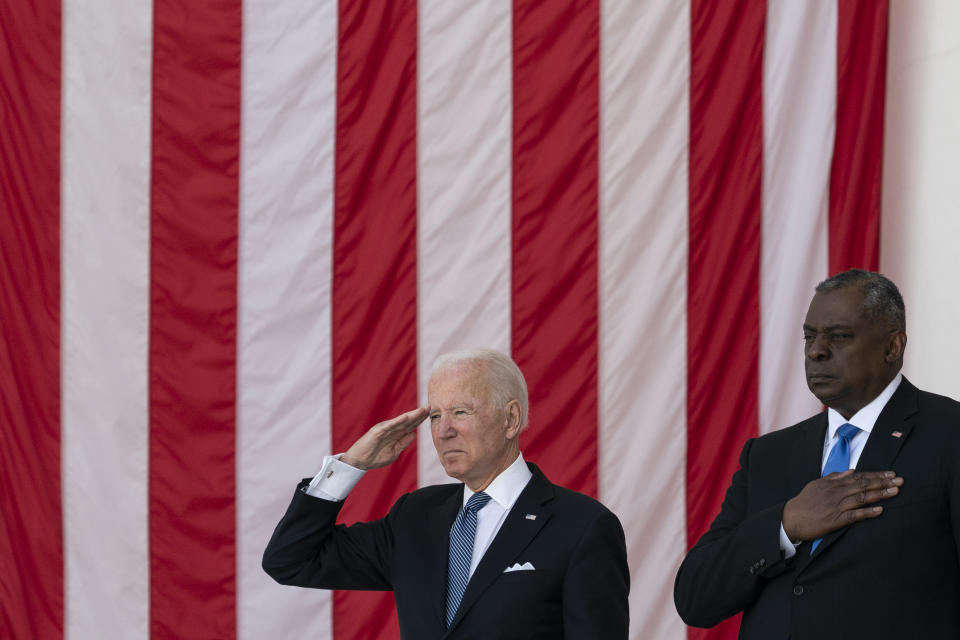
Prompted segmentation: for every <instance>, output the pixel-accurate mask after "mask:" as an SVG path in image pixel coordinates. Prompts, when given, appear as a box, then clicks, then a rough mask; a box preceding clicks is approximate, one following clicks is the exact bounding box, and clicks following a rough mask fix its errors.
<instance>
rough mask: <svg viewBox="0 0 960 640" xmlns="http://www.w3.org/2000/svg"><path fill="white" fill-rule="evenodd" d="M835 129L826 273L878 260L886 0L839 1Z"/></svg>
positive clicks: (875, 266) (874, 264) (867, 265)
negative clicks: (869, 0) (827, 269)
mask: <svg viewBox="0 0 960 640" xmlns="http://www.w3.org/2000/svg"><path fill="white" fill-rule="evenodd" d="M837 10H838V15H837V18H838V20H837V133H836V140H835V143H834V148H833V166H832V167H831V172H830V259H829V266H830V273H831V274H834V273H837V272H839V271H844V270H846V269H851V268H854V267H857V268H862V269H870V270H871V271H876V270H877V269H878V268H879V265H880V202H881V200H880V198H881V192H880V186H881V180H882V177H883V111H884V100H885V96H886V80H887V17H888V13H889V6H888V4H887V2H885V1H882V0H876V1H873V2H861V1H860V0H838V3H837Z"/></svg>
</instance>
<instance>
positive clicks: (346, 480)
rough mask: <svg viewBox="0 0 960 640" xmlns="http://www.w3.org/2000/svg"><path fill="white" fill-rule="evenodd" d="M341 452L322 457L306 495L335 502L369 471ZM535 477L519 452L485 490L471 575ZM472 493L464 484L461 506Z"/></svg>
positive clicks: (345, 494) (478, 515) (474, 545)
mask: <svg viewBox="0 0 960 640" xmlns="http://www.w3.org/2000/svg"><path fill="white" fill-rule="evenodd" d="M341 455H343V454H339V455H336V456H325V457H324V458H323V464H322V465H321V466H320V472H319V473H317V475H316V476H314V477H313V480H311V481H310V484H309V485H307V487H306V489H305V492H306V493H307V495H311V496H313V497H315V498H321V499H323V500H332V501H335V502H340V501H342V500H345V499H346V497H347V495H348V494H349V493H350V491H351V490H352V489H353V488H354V487H355V486H356V484H357V483H358V482H360V478H362V477H363V474H364V473H366V471H362V470H360V469H357V468H354V467H351V466H350V465H348V464H346V463H345V462H341V461H340V456H341ZM532 477H533V474H532V473H531V472H530V469H528V468H527V464H526V463H525V462H524V461H523V454H520V455H518V456H517V459H516V460H514V461H513V463H512V464H511V465H510V466H509V467H507V468H506V469H504V470H503V471H501V472H500V475H498V476H497V477H496V478H494V479H493V482H491V483H490V485H489V486H488V487H487V488H486V489H484V493H486V494H487V495H489V496H490V502H488V503H487V504H486V505H485V506H484V507H483V509H481V510H480V511H478V512H477V533H476V535H475V536H474V539H473V556H472V557H471V558H470V575H471V576H472V575H473V571H474V569H476V568H477V565H478V564H479V563H480V559H481V558H483V554H484V553H486V552H487V548H488V547H489V546H490V543H491V542H493V539H494V538H495V537H496V535H497V533H498V532H499V531H500V527H501V526H503V521H504V520H506V518H507V514H508V513H510V509H511V508H512V507H513V504H514V503H515V502H516V501H517V498H519V497H520V494H521V493H522V492H523V489H524V488H525V487H526V486H527V483H528V482H530V478H532ZM473 493H474V492H473V491H470V489H468V488H467V485H463V502H461V506H460V508H461V509H463V505H465V504H466V503H467V500H469V499H470V496H472V495H473Z"/></svg>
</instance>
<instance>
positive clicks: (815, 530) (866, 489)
mask: <svg viewBox="0 0 960 640" xmlns="http://www.w3.org/2000/svg"><path fill="white" fill-rule="evenodd" d="M902 484H903V478H900V477H898V476H897V474H896V473H894V472H893V471H865V472H857V471H854V470H853V469H848V470H847V471H843V472H841V473H830V474H828V475H826V476H824V477H822V478H818V479H817V480H813V481H811V482H808V483H807V486H805V487H804V488H803V490H802V491H801V492H800V493H798V494H797V495H796V496H794V497H793V498H791V499H790V500H789V501H788V502H787V504H786V505H785V506H784V507H783V530H784V531H785V532H786V533H787V535H788V536H789V537H790V539H791V540H793V541H794V542H797V541H800V540H816V539H817V538H822V537H823V536H824V535H826V534H828V533H830V532H831V531H836V530H837V529H842V528H843V527H846V526H847V525H851V524H853V523H854V522H859V521H860V520H864V519H866V518H876V517H877V516H879V515H880V514H881V513H883V507H881V506H879V505H873V503H875V502H878V501H880V500H884V499H886V498H892V497H893V496H895V495H897V493H899V492H900V486H901V485H902ZM870 505H873V506H870Z"/></svg>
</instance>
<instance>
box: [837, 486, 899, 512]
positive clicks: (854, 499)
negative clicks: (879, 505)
mask: <svg viewBox="0 0 960 640" xmlns="http://www.w3.org/2000/svg"><path fill="white" fill-rule="evenodd" d="M898 493H900V488H899V487H885V488H883V489H873V490H870V491H858V492H856V493H853V494H851V495H848V496H847V497H845V498H844V499H843V500H841V501H840V507H841V508H842V509H855V508H857V507H861V506H864V505H868V504H873V503H874V502H879V501H880V500H886V499H888V498H892V497H893V496H895V495H897V494H898Z"/></svg>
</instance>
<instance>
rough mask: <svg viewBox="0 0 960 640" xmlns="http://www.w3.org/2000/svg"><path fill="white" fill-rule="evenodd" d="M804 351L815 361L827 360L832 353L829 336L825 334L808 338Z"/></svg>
mask: <svg viewBox="0 0 960 640" xmlns="http://www.w3.org/2000/svg"><path fill="white" fill-rule="evenodd" d="M804 351H805V353H806V355H807V357H808V358H810V359H811V360H814V361H817V362H819V361H821V360H826V359H827V356H829V355H830V349H829V344H828V343H827V337H826V336H823V335H817V336H814V337H813V339H812V340H807V342H806V344H805V346H804Z"/></svg>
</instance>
